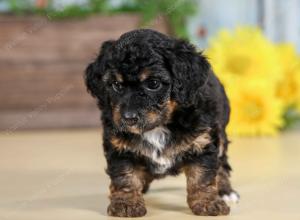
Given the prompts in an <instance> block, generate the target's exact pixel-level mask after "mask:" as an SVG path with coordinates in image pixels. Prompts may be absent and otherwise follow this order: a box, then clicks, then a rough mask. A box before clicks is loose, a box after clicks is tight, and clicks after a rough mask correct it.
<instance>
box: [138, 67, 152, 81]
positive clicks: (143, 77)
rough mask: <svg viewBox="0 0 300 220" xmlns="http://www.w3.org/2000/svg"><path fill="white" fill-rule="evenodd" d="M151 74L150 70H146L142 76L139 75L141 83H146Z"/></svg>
mask: <svg viewBox="0 0 300 220" xmlns="http://www.w3.org/2000/svg"><path fill="white" fill-rule="evenodd" d="M150 74H151V72H150V70H148V69H144V70H143V71H142V72H141V74H140V75H139V79H140V81H141V82H143V81H145V80H146V79H147V78H148V77H149V76H150Z"/></svg>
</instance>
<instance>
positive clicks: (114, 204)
mask: <svg viewBox="0 0 300 220" xmlns="http://www.w3.org/2000/svg"><path fill="white" fill-rule="evenodd" d="M146 213H147V210H146V207H145V204H144V202H142V201H136V202H132V201H126V200H124V199H114V200H112V201H111V203H110V205H109V206H108V208H107V214H108V215H110V216H117V217H141V216H144V215H146Z"/></svg>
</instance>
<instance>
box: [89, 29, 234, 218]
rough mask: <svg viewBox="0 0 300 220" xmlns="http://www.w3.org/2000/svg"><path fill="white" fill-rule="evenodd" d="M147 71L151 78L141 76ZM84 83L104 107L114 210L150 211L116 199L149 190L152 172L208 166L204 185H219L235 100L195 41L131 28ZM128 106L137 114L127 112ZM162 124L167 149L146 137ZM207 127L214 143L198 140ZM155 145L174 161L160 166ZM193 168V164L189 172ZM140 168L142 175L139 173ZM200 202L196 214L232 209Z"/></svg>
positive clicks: (106, 48)
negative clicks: (156, 86)
mask: <svg viewBox="0 0 300 220" xmlns="http://www.w3.org/2000/svg"><path fill="white" fill-rule="evenodd" d="M142 74H145V78H146V79H142V78H141V77H142ZM118 77H119V78H118ZM120 78H121V79H120ZM153 81H155V82H153ZM85 82H86V85H87V88H88V91H89V92H90V93H91V94H92V96H94V97H95V98H96V99H97V101H98V106H99V108H100V109H101V110H102V122H103V129H104V133H103V137H104V138H103V140H104V151H105V156H106V159H107V173H108V175H109V176H110V178H111V181H112V184H111V188H113V190H112V189H111V200H112V204H111V206H110V207H109V209H108V213H109V214H110V215H116V216H141V215H144V214H145V213H146V212H145V210H144V209H141V210H142V211H140V213H132V212H133V211H130V213H129V212H126V210H131V209H129V207H128V206H129V205H128V204H127V206H126V208H127V209H126V210H125V208H124V206H125V204H123V205H124V206H122V205H121V206H122V207H123V208H124V210H125V211H124V210H123V211H122V212H121V213H120V212H118V211H116V207H113V206H117V205H113V204H119V203H116V201H119V200H118V199H120V198H121V197H122V198H127V197H126V196H128V195H129V194H128V193H127V194H126V193H125V192H126V190H127V191H128V192H131V191H137V192H139V190H140V189H139V187H140V185H139V184H141V190H142V191H146V190H145V188H146V187H147V188H148V187H149V184H150V182H151V181H152V180H153V179H156V178H161V177H164V176H166V175H176V174H178V173H179V172H181V171H183V170H185V169H186V170H190V169H188V168H190V167H191V166H197V167H199V170H202V172H203V175H202V176H201V181H200V180H199V184H200V183H203V184H204V185H205V184H207V185H212V184H214V182H216V181H218V180H216V178H217V176H218V172H219V170H221V169H222V170H223V171H224V172H225V174H226V175H225V176H226V177H227V176H229V171H230V166H229V164H228V162H227V156H226V151H227V145H228V140H227V136H226V133H225V127H226V125H227V123H228V121H229V112H230V108H229V103H228V99H227V97H226V94H225V91H224V88H223V86H222V85H221V83H220V82H219V80H218V79H217V77H216V76H215V74H214V73H213V71H212V69H211V66H210V64H209V63H208V61H207V59H206V58H205V57H204V56H203V55H202V54H201V52H197V51H196V49H195V47H194V46H193V45H191V44H190V43H188V42H186V41H184V40H178V39H174V38H172V37H168V36H165V35H163V34H161V33H159V32H156V31H153V30H148V29H140V30H134V31H131V32H128V33H125V34H123V35H122V36H121V37H120V38H119V39H118V40H116V41H114V40H110V41H106V42H104V43H103V44H102V47H101V49H100V53H99V55H98V57H97V58H96V59H95V61H93V62H92V63H91V64H89V65H88V67H87V69H86V75H85ZM116 82H117V84H116ZM151 83H155V84H156V83H158V84H159V89H157V90H156V89H155V90H151V89H149V88H148V86H149V84H150V86H151ZM115 86H117V87H118V86H119V87H120V88H119V87H118V88H119V90H118V88H117V89H116V88H115ZM128 112H129V113H130V114H131V115H132V114H133V113H134V117H133V118H132V117H131V118H129V119H128V118H126V117H125V116H126V114H128ZM124 115H125V116H124ZM124 117H125V119H124ZM133 119H134V120H133ZM157 127H160V128H161V127H163V128H164V129H165V130H166V131H167V132H166V133H164V135H165V137H164V138H165V139H164V140H165V143H164V146H163V148H162V149H158V147H157V146H154V145H155V144H153V143H150V142H147V139H145V138H144V135H145V133H146V132H149V131H153V129H155V128H157ZM165 130H164V131H165ZM204 134H205V135H208V137H209V138H208V139H209V143H205V144H204V146H202V147H199V146H198V145H197V144H196V145H195V143H196V142H197V138H198V137H202V136H203V135H204ZM201 135H202V136H201ZM203 137H204V136H203ZM198 140H202V139H201V138H200V139H198ZM200 145H201V141H200ZM195 146H198V147H195ZM200 148H201V149H200ZM153 152H156V154H157V155H158V156H162V158H164V159H167V160H169V161H171V165H170V164H168V167H167V168H165V169H162V168H161V167H159V166H160V164H159V163H157V161H155V160H154V159H153ZM141 170H142V171H141ZM203 170H204V171H203ZM137 173H138V174H137ZM141 173H142V174H141ZM189 173H191V172H188V171H186V175H187V176H188V175H189ZM134 174H137V180H136V179H134V180H133V179H132V176H133V175H134ZM193 175H194V174H193ZM130 176H131V177H130ZM223 176H224V175H223ZM199 178H200V177H199ZM222 178H223V177H222ZM146 179H147V180H151V181H146ZM224 181H225V182H226V183H228V184H227V186H226V187H227V188H224V187H223V188H222V186H221V184H220V187H219V189H218V192H219V194H220V195H222V194H226V193H230V192H231V191H232V189H231V187H230V184H229V180H228V179H226V180H224ZM203 184H202V185H203ZM202 185H201V186H202ZM192 188H193V187H192ZM192 188H191V189H192ZM196 188H197V187H196ZM143 189H144V190H143ZM197 190H200V189H198V188H197ZM116 192H118V193H119V194H118V193H116ZM120 192H123V193H124V195H123V196H120ZM188 192H189V190H188ZM117 195H118V196H117ZM128 200H129V201H131V200H130V199H128ZM122 201H123V200H122ZM141 201H143V200H141ZM193 201H194V200H193V199H192V200H191V201H190V203H189V204H190V207H191V209H192V211H193V212H194V213H195V214H203V215H206V214H208V215H215V214H214V213H215V212H216V214H227V211H226V209H224V210H225V211H224V210H217V211H216V210H214V209H213V208H212V209H211V210H214V211H215V212H211V213H203V212H202V211H203V210H202V209H200V208H199V207H198V206H194V205H193V204H194V203H193ZM125 203H126V202H125ZM141 204H143V203H142V202H141V203H139V205H141ZM212 204H215V203H212ZM212 204H210V203H209V204H208V205H212ZM119 205H120V204H119ZM222 205H223V206H224V204H223V203H222ZM222 205H221V206H220V204H219V206H220V207H223V206H222ZM219 206H216V207H219ZM195 207H197V208H195ZM224 207H225V206H224ZM121 209H122V208H121ZM199 210H200V211H199ZM201 210H202V211H201ZM204 212H205V211H204Z"/></svg>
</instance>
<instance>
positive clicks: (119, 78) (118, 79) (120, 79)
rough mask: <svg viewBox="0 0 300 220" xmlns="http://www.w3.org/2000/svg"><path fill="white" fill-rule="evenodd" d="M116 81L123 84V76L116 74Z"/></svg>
mask: <svg viewBox="0 0 300 220" xmlns="http://www.w3.org/2000/svg"><path fill="white" fill-rule="evenodd" d="M116 79H117V81H118V82H123V81H124V80H123V76H122V74H120V73H117V74H116Z"/></svg>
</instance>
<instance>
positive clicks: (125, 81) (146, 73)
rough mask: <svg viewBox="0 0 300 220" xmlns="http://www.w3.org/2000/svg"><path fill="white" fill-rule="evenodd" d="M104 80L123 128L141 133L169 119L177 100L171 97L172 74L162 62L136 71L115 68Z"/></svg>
mask: <svg viewBox="0 0 300 220" xmlns="http://www.w3.org/2000/svg"><path fill="white" fill-rule="evenodd" d="M102 80H103V82H104V84H105V85H104V86H105V87H106V91H107V93H108V97H109V100H110V108H111V112H112V119H113V121H114V124H115V125H116V127H117V128H118V129H119V130H121V131H129V132H131V133H138V134H140V133H143V132H145V131H148V130H151V129H153V128H155V127H157V126H160V125H162V124H165V123H167V122H168V121H169V119H170V116H171V114H172V112H173V110H174V108H175V106H176V104H175V102H174V101H171V94H170V93H171V84H172V79H171V75H170V73H169V72H168V71H167V69H165V68H164V67H163V66H162V65H158V64H153V65H151V66H146V67H143V68H138V70H137V71H136V72H133V73H132V72H128V71H126V70H123V71H122V70H119V69H114V68H112V69H108V70H107V72H106V73H105V75H104V76H103V78H102Z"/></svg>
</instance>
